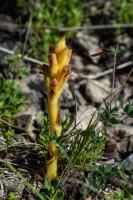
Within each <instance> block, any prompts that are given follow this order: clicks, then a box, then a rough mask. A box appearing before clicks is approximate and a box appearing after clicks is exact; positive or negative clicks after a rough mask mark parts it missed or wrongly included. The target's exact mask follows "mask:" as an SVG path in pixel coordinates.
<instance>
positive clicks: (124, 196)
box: [104, 188, 132, 200]
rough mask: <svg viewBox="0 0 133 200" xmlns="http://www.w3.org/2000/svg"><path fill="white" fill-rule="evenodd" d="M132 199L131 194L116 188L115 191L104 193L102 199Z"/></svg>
mask: <svg viewBox="0 0 133 200" xmlns="http://www.w3.org/2000/svg"><path fill="white" fill-rule="evenodd" d="M129 199H132V197H131V195H129V194H128V195H127V194H125V191H124V190H123V189H121V188H118V189H117V190H116V191H115V192H112V193H109V194H107V195H105V198H104V200H129Z"/></svg>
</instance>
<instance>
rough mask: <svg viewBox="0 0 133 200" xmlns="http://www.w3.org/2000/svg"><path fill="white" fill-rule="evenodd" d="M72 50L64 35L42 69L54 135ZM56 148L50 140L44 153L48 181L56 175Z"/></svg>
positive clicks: (68, 73) (57, 130) (58, 124)
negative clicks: (45, 66)
mask: <svg viewBox="0 0 133 200" xmlns="http://www.w3.org/2000/svg"><path fill="white" fill-rule="evenodd" d="M71 55H72V50H71V49H69V48H68V47H67V46H66V42H65V37H62V38H61V40H60V41H59V42H58V43H57V44H56V45H55V46H52V48H51V49H50V54H49V66H48V67H47V68H46V69H45V70H44V80H45V84H46V86H47V91H48V116H49V122H50V131H51V133H53V131H55V133H56V136H57V137H59V136H60V135H61V123H60V113H59V110H58V100H59V97H60V95H61V93H62V91H63V88H64V84H65V82H66V81H67V80H68V79H69V77H70V74H71V67H70V66H69V65H68V64H69V61H70V58H71ZM57 160H58V148H57V146H56V145H55V144H54V142H53V141H50V143H49V146H48V151H47V155H46V161H45V163H46V167H47V178H48V180H49V181H51V180H53V179H54V178H55V177H56V176H57Z"/></svg>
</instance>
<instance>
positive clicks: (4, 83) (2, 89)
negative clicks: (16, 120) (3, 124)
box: [0, 79, 27, 118]
mask: <svg viewBox="0 0 133 200" xmlns="http://www.w3.org/2000/svg"><path fill="white" fill-rule="evenodd" d="M0 94H1V95H0V115H1V116H3V117H9V118H11V117H13V116H14V115H15V114H16V113H18V112H20V111H22V109H23V108H24V105H25V103H26V101H27V100H26V98H24V97H22V94H21V91H20V87H19V86H17V85H15V83H14V82H13V81H11V80H4V79H0Z"/></svg>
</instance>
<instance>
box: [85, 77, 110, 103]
mask: <svg viewBox="0 0 133 200" xmlns="http://www.w3.org/2000/svg"><path fill="white" fill-rule="evenodd" d="M109 86H110V81H109V80H108V79H102V80H100V81H97V80H93V81H90V82H88V84H87V86H86V97H87V98H88V100H91V101H92V102H94V103H101V102H102V101H103V99H105V98H106V97H107V96H108V95H109V93H110V87H109Z"/></svg>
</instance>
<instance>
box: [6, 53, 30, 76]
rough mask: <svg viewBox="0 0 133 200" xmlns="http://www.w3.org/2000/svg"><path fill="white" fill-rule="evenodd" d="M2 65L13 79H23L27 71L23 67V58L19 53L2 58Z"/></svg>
mask: <svg viewBox="0 0 133 200" xmlns="http://www.w3.org/2000/svg"><path fill="white" fill-rule="evenodd" d="M4 64H5V65H7V67H8V70H9V71H10V72H11V73H12V74H13V77H14V78H15V77H19V78H23V77H24V76H25V75H26V74H27V69H26V67H25V66H24V62H23V56H22V55H21V54H20V53H15V54H13V55H8V56H5V57H4Z"/></svg>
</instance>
